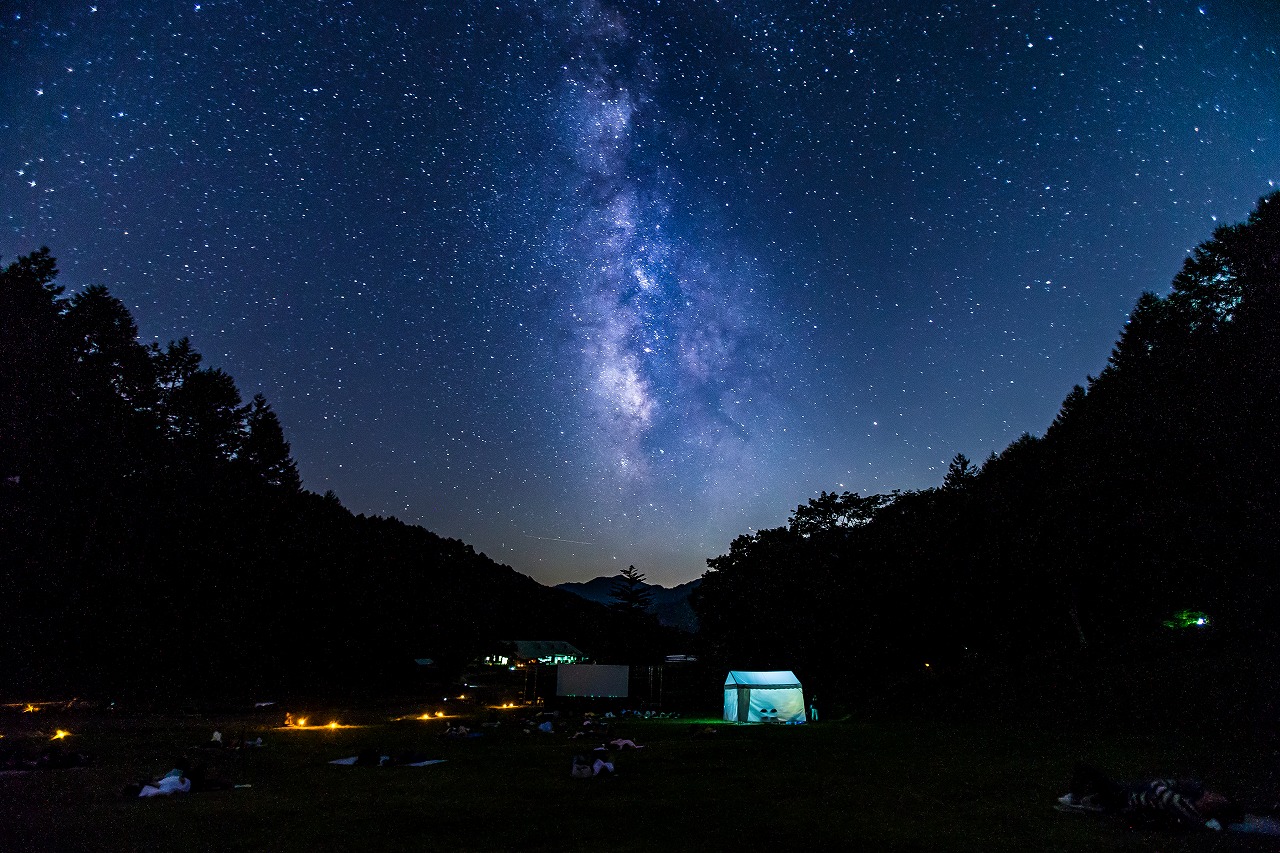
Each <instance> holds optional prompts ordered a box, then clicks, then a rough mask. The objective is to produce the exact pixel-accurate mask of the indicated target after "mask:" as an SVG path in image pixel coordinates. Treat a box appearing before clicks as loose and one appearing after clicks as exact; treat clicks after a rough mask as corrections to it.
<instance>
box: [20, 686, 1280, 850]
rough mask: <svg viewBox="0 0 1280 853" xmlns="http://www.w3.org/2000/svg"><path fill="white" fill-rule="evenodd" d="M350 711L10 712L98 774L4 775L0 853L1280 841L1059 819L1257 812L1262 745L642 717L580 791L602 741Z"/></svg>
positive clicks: (933, 725)
mask: <svg viewBox="0 0 1280 853" xmlns="http://www.w3.org/2000/svg"><path fill="white" fill-rule="evenodd" d="M390 716H391V715H390V714H388V713H382V714H375V713H366V714H365V715H364V717H363V718H360V717H358V716H352V715H351V714H347V715H344V717H342V719H343V721H344V722H359V723H362V725H361V726H360V727H353V728H343V729H338V730H335V731H330V730H306V731H289V730H281V729H276V728H272V727H271V723H273V722H275V721H276V718H277V717H282V714H272V715H271V716H270V717H269V718H268V717H266V716H265V715H259V716H244V717H216V716H215V717H211V716H202V715H196V714H192V715H185V716H180V717H174V716H161V715H138V716H129V715H124V714H108V713H101V712H98V713H86V714H81V715H68V714H65V713H63V714H62V715H61V716H60V715H59V712H57V711H41V712H39V713H37V714H17V713H13V714H9V715H7V716H6V715H3V714H0V732H3V733H4V734H5V735H6V737H7V738H9V739H10V740H6V741H4V742H6V743H7V742H12V739H14V738H22V737H30V738H37V737H44V736H46V733H47V732H50V731H52V730H53V729H54V728H58V727H61V728H65V729H68V730H70V731H72V732H73V735H72V737H71V738H69V739H68V740H67V743H68V744H69V745H70V746H69V748H71V749H76V750H79V751H84V752H90V753H93V754H94V755H95V756H96V759H97V760H96V762H95V764H94V765H93V766H91V767H88V768H81V769H73V770H61V771H41V772H36V773H30V774H24V775H21V776H3V777H0V850H50V851H61V850H67V851H137V850H173V851H182V853H194V851H203V850H210V851H259V850H270V851H345V850H368V851H401V850H405V851H407V850H415V851H420V850H424V849H431V850H448V851H495V850H502V851H507V850H510V851H593V853H594V851H599V850H622V851H631V850H635V851H649V850H664V851H685V850H688V851H708V850H730V849H737V850H758V849H768V848H770V847H779V848H781V849H801V850H826V849H846V850H868V851H913V850H919V851H983V853H992V851H1020V853H1021V852H1022V851H1040V850H1052V851H1075V850H1079V851H1086V850H1087V851H1091V853H1092V851H1139V850H1140V851H1161V852H1162V853H1178V851H1209V850H1212V851H1235V850H1273V849H1275V847H1276V845H1275V843H1274V839H1259V838H1250V837H1248V836H1224V835H1214V834H1210V833H1169V832H1157V831H1148V830H1135V829H1130V828H1129V826H1128V825H1127V824H1126V823H1125V822H1123V821H1121V820H1119V819H1106V818H1093V817H1083V816H1078V815H1063V814H1060V813H1058V812H1055V811H1054V810H1053V809H1052V806H1053V803H1054V799H1055V798H1056V797H1057V796H1058V795H1059V794H1061V793H1062V792H1063V790H1064V786H1065V780H1066V777H1067V776H1068V775H1069V773H1070V771H1071V767H1072V765H1073V764H1074V762H1076V761H1078V760H1081V759H1085V760H1089V761H1092V762H1094V763H1097V764H1099V765H1101V766H1103V767H1105V768H1107V769H1110V770H1112V771H1113V772H1115V773H1117V774H1118V775H1122V776H1124V775H1132V776H1140V775H1143V774H1153V775H1154V774H1170V775H1198V776H1201V777H1202V778H1204V779H1205V780H1206V781H1207V782H1208V783H1209V784H1210V785H1211V787H1216V788H1219V789H1222V790H1225V791H1227V792H1229V793H1233V794H1236V795H1237V796H1241V797H1246V798H1264V797H1271V798H1274V797H1275V793H1276V790H1277V788H1276V783H1277V779H1276V777H1275V772H1276V769H1275V768H1274V767H1273V766H1272V765H1274V764H1275V763H1276V758H1275V753H1274V750H1273V747H1272V745H1270V744H1260V743H1258V742H1254V739H1253V737H1252V735H1246V734H1241V735H1240V736H1239V737H1238V738H1235V739H1230V740H1224V738H1223V737H1222V736H1221V734H1220V733H1218V734H1216V735H1215V736H1213V737H1198V736H1194V735H1188V734H1186V733H1175V732H1169V731H1165V732H1161V733H1157V732H1153V731H1147V730H1144V729H1143V728H1142V727H1140V726H1134V727H1133V729H1132V730H1131V731H1117V730H1112V731H1107V732H1095V731H1091V730H1089V729H1088V728H1087V727H1075V728H1067V727H1061V726H1058V727H1043V726H1039V725H1036V724H1034V723H1030V722H1027V723H1021V724H1020V723H1016V722H1015V723H1008V722H1001V723H995V722H989V723H985V724H984V723H981V722H976V723H974V722H971V723H963V724H961V723H948V722H941V721H934V720H910V719H900V718H899V719H882V720H871V719H848V720H844V721H839V722H829V723H828V722H824V723H822V724H819V725H811V726H733V725H726V724H723V723H720V722H719V721H708V722H710V723H711V724H712V725H713V726H714V727H715V728H716V730H717V731H716V733H715V734H714V735H713V736H708V737H703V738H697V737H693V736H692V735H691V732H690V729H691V721H690V720H687V719H686V720H680V721H673V720H650V721H635V722H628V723H625V724H623V725H619V726H616V727H615V731H617V732H618V733H620V734H622V735H624V736H629V737H633V738H634V739H635V740H636V741H637V742H639V743H643V744H646V745H647V748H646V749H645V750H643V751H640V752H631V751H628V752H625V753H619V754H618V756H617V757H618V771H619V772H618V775H617V776H616V777H615V778H612V779H594V780H586V781H584V780H573V779H570V778H569V775H568V771H569V764H570V759H571V757H572V756H573V754H574V753H575V752H580V751H586V749H585V747H586V744H585V743H584V742H581V741H570V740H569V739H568V738H567V737H566V736H564V735H560V734H557V735H551V736H544V735H536V734H524V733H522V732H521V731H520V730H519V727H518V726H515V725H513V724H510V723H509V724H506V725H503V726H501V727H499V728H497V729H486V730H485V736H484V737H481V738H475V739H471V740H464V741H455V740H445V739H443V738H441V737H440V736H439V735H440V733H441V731H442V730H443V728H444V726H445V722H444V721H439V720H432V721H428V722H422V721H417V720H403V721H391V720H390V719H389V717H390ZM215 727H216V728H219V729H220V730H221V731H223V732H224V733H228V734H230V733H232V732H236V731H238V730H240V729H241V728H243V729H244V730H245V731H246V732H247V733H248V734H249V735H250V736H254V735H256V734H258V733H261V734H262V736H263V738H264V740H265V741H266V746H264V747H262V748H260V749H244V750H235V751H223V752H213V753H210V754H211V755H212V758H211V760H210V764H211V765H212V767H213V768H214V769H216V770H218V771H220V772H221V773H222V774H223V775H225V776H227V777H229V778H230V779H231V780H232V781H234V782H239V783H243V784H248V785H251V786H252V787H250V788H245V789H239V790H232V791H220V792H209V793H203V794H196V795H186V796H182V795H179V796H173V797H169V798H156V799H153V800H141V801H140V800H136V799H126V798H125V797H123V796H122V794H121V790H122V788H123V787H124V785H126V784H127V783H129V782H135V781H140V780H141V779H143V778H145V777H149V776H154V775H158V774H160V773H162V772H164V771H165V770H167V769H168V768H169V767H170V766H172V764H173V761H174V757H175V756H176V755H179V754H181V753H182V752H183V751H185V750H187V749H188V748H190V747H192V746H195V745H197V744H200V743H203V742H205V741H207V740H208V739H209V736H210V733H211V732H212V731H213V729H214V728H215ZM366 748H375V749H378V750H380V751H383V752H396V751H400V750H413V751H418V752H425V753H430V754H431V755H433V756H434V757H438V758H444V759H447V762H446V763H444V764H439V765H435V766H432V767H426V768H402V767H396V768H364V767H341V766H333V765H330V764H328V761H329V760H330V759H333V758H339V757H342V756H348V755H354V754H356V753H357V752H359V751H360V750H362V749H366Z"/></svg>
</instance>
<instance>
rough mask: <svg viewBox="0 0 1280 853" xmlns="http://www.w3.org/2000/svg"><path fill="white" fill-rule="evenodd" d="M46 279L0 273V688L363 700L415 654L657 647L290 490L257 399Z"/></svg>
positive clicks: (595, 613)
mask: <svg viewBox="0 0 1280 853" xmlns="http://www.w3.org/2000/svg"><path fill="white" fill-rule="evenodd" d="M56 276H57V267H56V264H55V262H54V259H53V257H52V256H51V255H50V254H49V252H48V250H46V249H42V250H40V251H39V252H36V253H33V254H32V255H29V256H26V257H23V258H19V259H18V260H17V261H15V262H13V263H11V264H9V265H8V266H7V267H5V268H3V269H2V270H0V399H3V400H4V401H5V403H6V404H5V405H2V406H0V671H2V672H4V673H5V683H6V687H7V688H8V689H9V690H17V689H41V690H45V689H47V690H54V691H57V692H74V693H81V694H83V693H85V692H93V691H98V692H106V691H110V692H111V693H113V694H114V695H119V694H121V693H129V692H135V693H147V694H152V695H164V694H168V695H172V696H179V695H184V696H191V695H193V694H201V693H203V694H206V695H210V696H217V695H225V694H226V693H227V692H229V691H234V692H240V693H243V692H245V691H258V690H270V691H277V690H280V689H289V688H290V687H293V688H295V689H311V688H314V687H315V686H316V685H322V684H345V685H349V686H356V685H364V686H368V685H370V684H379V683H384V682H387V680H388V679H393V677H394V676H395V674H396V673H397V672H401V674H403V673H402V668H403V667H404V666H411V661H412V660H413V659H414V658H417V657H431V658H433V659H435V660H437V661H440V662H441V664H442V666H444V667H445V668H446V669H447V668H448V667H456V666H460V665H462V664H463V663H465V662H466V661H468V660H469V659H471V658H472V657H475V656H479V655H482V654H484V653H486V652H489V651H492V648H491V647H490V646H489V644H491V643H492V642H493V641H495V640H497V639H499V638H509V637H513V636H514V637H520V636H526V637H544V636H546V637H559V638H563V639H566V640H569V641H570V642H573V643H575V644H577V645H580V646H581V647H583V648H587V649H590V650H591V651H592V652H594V653H595V654H596V656H597V657H598V659H606V660H607V659H610V655H614V656H615V657H614V658H613V659H618V658H619V657H621V659H622V660H624V661H626V662H642V659H640V658H639V657H636V656H635V655H634V654H633V653H632V651H631V650H632V649H634V648H636V647H643V648H646V649H649V648H650V647H652V648H651V650H650V651H649V652H648V653H650V654H652V653H656V650H657V649H658V648H659V639H658V638H659V637H660V636H662V635H660V633H659V632H657V631H656V630H652V631H651V630H649V627H650V626H648V625H647V624H642V625H636V624H626V625H621V624H620V623H619V620H618V619H617V618H616V617H614V616H612V615H610V614H609V612H608V611H607V610H606V608H604V607H602V606H600V605H597V604H591V603H589V602H585V601H582V600H581V599H578V598H577V597H575V596H572V595H570V594H568V593H564V592H561V591H557V590H550V589H547V588H545V587H542V586H540V585H539V584H537V583H535V582H534V581H532V580H531V579H529V578H527V577H524V576H523V575H519V574H517V573H515V572H514V571H512V570H511V569H510V568H508V567H505V566H499V565H496V564H495V563H493V562H492V561H491V560H489V559H488V558H487V557H486V556H485V555H483V554H477V553H475V551H474V550H473V549H472V548H471V547H470V546H467V545H465V544H464V543H461V542H457V541H455V540H448V539H442V538H440V537H438V536H435V535H434V534H432V533H429V532H428V531H425V530H422V529H421V528H417V527H411V526H409V525H405V524H402V523H400V522H399V521H396V520H395V519H382V518H366V517H364V516H354V515H352V514H351V513H350V512H348V511H347V510H346V509H345V508H344V507H343V506H342V504H341V502H340V501H339V500H338V499H337V497H336V496H335V495H333V494H332V493H328V494H326V495H325V496H323V497H322V496H319V495H315V494H312V493H310V492H307V491H305V490H304V489H303V488H302V483H301V478H300V477H299V474H298V469H297V465H296V464H295V463H294V460H293V458H292V457H291V455H290V448H289V442H288V441H287V439H286V437H285V432H284V429H283V427H282V426H281V423H280V419H279V417H277V415H276V413H275V411H274V410H273V409H272V407H271V405H270V404H269V403H268V402H267V400H266V398H265V397H263V396H262V395H261V394H257V395H254V396H253V398H252V399H251V400H250V401H249V402H248V403H246V402H244V399H243V396H242V394H241V392H240V390H239V388H238V387H237V386H236V383H235V381H234V380H233V379H232V377H231V376H230V375H228V374H227V373H225V372H223V371H222V370H219V369H217V368H214V367H206V366H203V365H202V358H201V356H200V354H199V353H198V352H197V351H196V350H195V348H194V347H193V346H192V344H191V341H189V340H188V339H186V338H183V339H181V340H179V341H177V342H172V341H171V342H169V343H168V344H167V345H166V346H164V347H160V346H158V345H155V344H152V345H150V346H147V345H143V344H141V343H139V341H138V339H137V338H138V330H137V326H136V324H135V322H134V320H133V317H132V316H131V315H130V313H129V311H128V309H127V308H126V307H125V306H124V305H123V304H122V303H121V302H120V301H119V300H117V299H116V298H115V297H113V296H112V295H111V294H110V293H109V292H108V291H107V290H106V288H103V287H99V286H91V287H88V288H86V289H84V290H83V291H81V292H79V293H76V294H74V295H72V296H70V297H65V296H64V295H63V291H62V288H61V287H59V286H57V285H56V284H55V279H56ZM640 580H641V581H643V576H642V575H641V576H640ZM642 598H643V596H640V597H638V598H637V599H636V600H637V601H640V600H642ZM637 631H639V633H637ZM166 637H167V638H172V642H164V641H163V638H166Z"/></svg>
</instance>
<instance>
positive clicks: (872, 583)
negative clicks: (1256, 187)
mask: <svg viewBox="0 0 1280 853" xmlns="http://www.w3.org/2000/svg"><path fill="white" fill-rule="evenodd" d="M833 531H834V532H836V533H837V534H838V535H833V534H832V532H833ZM1276 553H1280V193H1277V194H1272V195H1270V196H1268V197H1266V198H1263V199H1262V200H1261V201H1260V202H1259V203H1258V206H1257V208H1256V209H1255V210H1254V212H1253V213H1252V214H1251V215H1250V216H1249V218H1248V221H1246V222H1244V223H1242V224H1238V225H1229V226H1223V227H1220V228H1218V229H1217V230H1215V231H1214V233H1213V236H1212V238H1211V239H1209V240H1208V241H1206V242H1205V243H1203V244H1201V245H1200V246H1199V247H1198V248H1197V249H1196V250H1195V251H1194V252H1193V253H1192V254H1191V256H1190V257H1189V258H1188V259H1187V260H1186V262H1185V264H1184V265H1183V267H1182V269H1181V271H1180V272H1179V273H1178V274H1177V276H1176V277H1175V278H1174V280H1173V285H1172V288H1171V290H1170V292H1169V293H1168V294H1167V295H1164V296H1161V295H1157V294H1154V293H1145V294H1143V295H1142V296H1141V297H1140V298H1139V299H1138V301H1137V304H1136V305H1135V306H1134V309H1133V312H1132V314H1131V316H1130V317H1129V321H1128V322H1127V323H1126V324H1125V326H1124V328H1123V329H1122V330H1121V331H1120V335H1119V338H1118V340H1117V342H1116V345H1115V348H1114V350H1113V351H1112V353H1111V355H1110V358H1109V359H1107V361H1106V364H1105V367H1104V368H1103V370H1102V372H1101V374H1100V375H1099V376H1097V377H1089V378H1088V380H1087V382H1086V383H1085V384H1083V385H1077V386H1075V387H1074V388H1072V389H1071V390H1070V392H1069V393H1068V394H1067V395H1066V398H1065V399H1064V400H1063V403H1062V407H1061V410H1060V412H1059V413H1058V416H1057V417H1056V418H1055V419H1054V421H1053V423H1052V425H1051V426H1050V427H1049V428H1048V430H1047V431H1046V433H1045V435H1044V437H1042V438H1039V437H1035V436H1031V435H1023V436H1022V437H1021V438H1019V439H1018V440H1016V441H1014V442H1013V443H1012V444H1010V445H1009V446H1008V447H1007V448H1005V449H1004V450H1003V451H1001V452H1000V453H996V454H993V455H992V456H991V457H990V458H989V459H988V460H986V462H985V463H983V464H982V465H981V466H980V467H975V466H974V465H973V464H972V463H971V462H970V461H969V460H968V459H967V458H966V457H965V456H964V455H963V454H957V455H956V456H955V457H954V458H953V460H952V462H951V464H950V466H949V468H948V471H947V474H946V477H945V479H944V481H943V483H942V485H941V487H940V488H937V489H929V490H925V491H922V492H913V493H905V494H895V495H893V496H890V497H888V498H883V497H880V496H875V497H873V498H858V497H857V496H856V495H852V496H851V495H849V494H848V493H845V494H843V495H836V494H832V493H827V492H823V493H822V494H821V496H820V497H819V498H817V499H811V500H809V501H808V502H807V503H806V504H803V505H801V506H799V507H797V508H796V511H795V513H794V514H793V515H792V517H791V519H790V523H789V525H788V527H787V528H780V529H777V530H768V531H761V532H759V533H757V534H754V535H751V536H743V537H739V538H738V539H737V540H735V541H734V542H733V543H732V545H731V546H730V548H729V550H728V552H727V553H726V554H724V555H722V556H719V557H716V558H714V559H711V560H709V561H708V571H707V573H706V574H705V575H704V576H703V584H702V587H701V590H700V591H699V593H698V595H697V596H696V597H695V607H696V609H697V610H698V613H699V617H700V619H701V621H702V625H703V628H704V637H703V640H704V643H705V645H706V647H707V649H708V650H709V651H710V652H711V653H712V654H714V655H717V656H718V658H719V659H720V660H722V661H725V662H726V663H728V662H732V665H734V666H745V665H762V666H763V665H782V664H786V665H788V666H794V667H795V668H796V669H797V671H798V672H799V673H800V674H801V676H802V680H803V678H804V677H805V676H806V675H807V676H808V677H809V678H810V679H811V680H821V679H823V678H824V677H825V674H827V673H834V672H842V673H844V674H845V675H844V676H843V677H842V678H841V679H840V684H836V685H824V687H823V688H822V693H823V694H824V697H825V696H827V695H829V694H834V695H839V693H840V691H842V690H846V688H845V687H842V686H841V685H842V684H843V685H857V686H858V688H857V689H858V690H864V688H865V685H866V684H868V683H871V684H876V685H880V689H881V690H882V692H883V691H891V690H892V689H893V685H902V684H907V683H916V681H918V679H919V678H922V677H923V675H922V674H923V673H926V672H928V673H931V674H932V675H931V676H930V677H939V676H937V673H939V672H947V671H955V672H966V673H969V674H970V675H971V676H972V674H973V673H974V672H975V671H976V670H975V669H974V668H975V667H978V666H981V667H984V668H985V670H986V671H996V670H997V669H998V670H1000V671H1003V672H1006V673H1012V672H1020V673H1023V674H1022V675H1021V676H1018V677H1019V678H1027V677H1030V674H1032V673H1035V672H1038V671H1041V670H1043V669H1045V668H1046V665H1047V663H1050V662H1054V661H1057V662H1059V663H1058V664H1054V666H1058V665H1062V666H1065V665H1066V663H1064V662H1066V661H1079V660H1081V658H1080V656H1081V655H1087V656H1089V658H1088V659H1090V660H1097V659H1099V658H1100V657H1106V656H1108V655H1113V656H1114V657H1115V658H1116V659H1117V660H1121V661H1126V660H1130V659H1142V660H1145V661H1148V662H1150V661H1152V660H1160V661H1164V660H1176V659H1178V657H1179V655H1184V654H1188V653H1189V649H1190V647H1188V646H1187V645H1186V644H1187V643H1188V642H1190V640H1189V637H1190V636H1192V635H1191V634H1177V635H1175V634H1174V633H1172V632H1171V630H1170V629H1169V628H1168V627H1167V624H1168V623H1170V622H1171V620H1172V618H1173V615H1174V614H1176V613H1180V612H1189V611H1195V612H1204V613H1208V614H1210V615H1211V617H1212V619H1211V620H1209V621H1207V622H1206V623H1205V624H1211V625H1212V626H1213V628H1212V632H1211V633H1212V636H1213V637H1214V638H1216V640H1215V643H1217V644H1218V645H1215V646H1212V648H1217V649H1225V648H1231V649H1233V650H1234V652H1233V656H1229V657H1227V658H1222V659H1229V660H1232V661H1233V662H1239V663H1233V666H1240V667H1243V666H1246V663H1244V662H1248V663H1247V665H1248V666H1251V667H1253V669H1252V670H1251V671H1250V672H1249V673H1248V674H1247V676H1246V675H1242V676H1241V678H1240V679H1239V680H1238V681H1236V682H1233V683H1234V684H1235V685H1236V687H1235V688H1234V689H1236V690H1238V691H1239V697H1237V698H1239V701H1240V702H1243V701H1245V697H1246V696H1247V695H1248V694H1249V693H1250V692H1251V691H1253V685H1262V684H1267V683H1270V682H1271V681H1272V680H1273V678H1272V676H1271V675H1268V674H1266V673H1268V672H1269V669H1268V668H1269V667H1270V663H1269V661H1271V660H1273V659H1275V658H1276V657H1277V652H1280V575H1277V574H1276V572H1275V571H1274V555H1275V554H1276ZM745 626H750V628H749V629H748V628H746V627H745ZM776 626H786V627H785V629H781V630H780V629H778V628H777V627H776ZM1204 636H1209V634H1205V635H1204ZM1174 643H1178V644H1181V645H1177V646H1174V645H1171V644H1174ZM1205 648H1206V649H1208V648H1210V647H1208V646H1206V647H1205ZM1197 653H1199V652H1197ZM1204 654H1209V652H1208V651H1205V652H1204ZM1215 654H1219V655H1224V654H1225V652H1222V651H1219V652H1215ZM926 663H927V664H929V666H928V667H926V666H925V664H926ZM1073 665H1074V664H1073ZM1221 665H1222V664H1221V660H1219V662H1218V663H1216V664H1214V665H1213V666H1208V667H1205V668H1204V671H1205V672H1210V671H1213V669H1214V668H1215V667H1221ZM1184 669H1185V667H1184ZM1050 671H1057V670H1053V669H1052V667H1050ZM849 673H858V674H859V675H860V677H849ZM1129 673H1130V676H1133V675H1134V673H1133V672H1132V671H1129ZM1182 677H1183V678H1185V672H1184V674H1183V676H1182ZM1178 682H1179V679H1178V678H1170V679H1168V680H1167V684H1169V685H1176V684H1177V683H1178ZM828 688H829V689H828ZM1169 689H1174V688H1173V687H1170V688H1169ZM1258 689H1259V690H1260V689H1261V688H1258ZM1254 692H1255V693H1256V691H1254ZM845 695H846V698H849V699H850V700H851V701H852V698H853V697H852V696H851V695H850V694H849V693H847V692H846V694H845ZM1204 695H1215V691H1213V690H1206V691H1204ZM1223 701H1228V700H1225V699H1224V700H1223Z"/></svg>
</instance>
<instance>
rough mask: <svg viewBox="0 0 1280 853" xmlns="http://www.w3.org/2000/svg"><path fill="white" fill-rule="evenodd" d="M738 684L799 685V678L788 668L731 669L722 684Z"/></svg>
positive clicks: (759, 685)
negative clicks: (761, 670) (751, 670)
mask: <svg viewBox="0 0 1280 853" xmlns="http://www.w3.org/2000/svg"><path fill="white" fill-rule="evenodd" d="M738 685H744V686H751V687H799V686H800V680H799V679H798V678H796V674H795V673H794V672H792V671H791V670H789V669H779V670H774V671H772V672H749V671H746V670H738V669H735V670H731V671H730V672H729V677H728V678H726V679H725V680H724V686H725V687H736V686H738Z"/></svg>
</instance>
